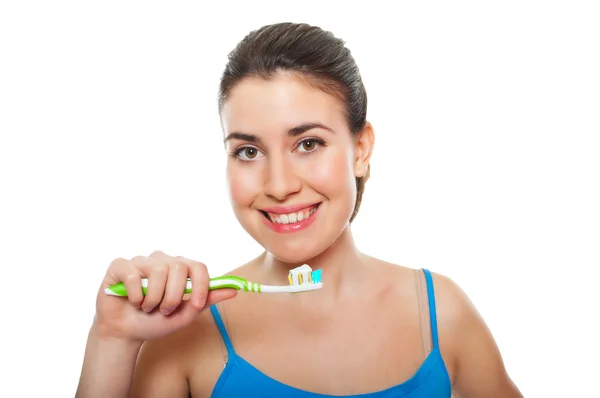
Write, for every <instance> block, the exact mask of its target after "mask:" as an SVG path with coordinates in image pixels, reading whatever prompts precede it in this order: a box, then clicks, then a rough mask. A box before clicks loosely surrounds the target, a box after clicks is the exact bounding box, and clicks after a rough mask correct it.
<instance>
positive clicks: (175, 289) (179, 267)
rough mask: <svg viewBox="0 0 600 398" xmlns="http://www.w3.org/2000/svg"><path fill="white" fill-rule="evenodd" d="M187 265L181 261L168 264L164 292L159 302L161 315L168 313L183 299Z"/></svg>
mask: <svg viewBox="0 0 600 398" xmlns="http://www.w3.org/2000/svg"><path fill="white" fill-rule="evenodd" d="M187 276H188V265H187V264H185V263H183V262H178V263H175V264H169V273H168V275H167V284H166V289H165V294H164V297H163V299H162V302H161V303H160V311H161V312H162V314H163V315H169V314H170V313H172V312H173V311H175V309H176V308H177V306H178V305H179V304H180V303H181V301H182V299H183V294H184V293H185V285H186V283H187Z"/></svg>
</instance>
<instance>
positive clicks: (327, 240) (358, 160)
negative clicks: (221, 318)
mask: <svg viewBox="0 0 600 398" xmlns="http://www.w3.org/2000/svg"><path fill="white" fill-rule="evenodd" d="M222 122H223V128H224V134H225V146H226V150H227V152H228V154H229V155H230V156H229V157H228V161H227V180H228V188H229V194H230V198H231V202H232V206H233V210H234V213H235V215H236V217H237V219H238V220H239V222H240V223H241V225H242V226H243V228H244V229H245V230H246V231H247V232H248V233H249V234H250V235H251V236H252V237H253V238H254V239H255V240H256V241H257V242H259V244H261V245H262V246H263V247H264V248H265V249H266V250H268V251H269V252H271V253H272V254H273V255H274V256H275V257H277V258H278V259H280V260H281V261H284V262H287V263H302V262H304V261H306V260H308V259H310V258H313V257H315V256H317V255H319V254H320V253H322V252H323V251H324V250H325V249H327V248H328V247H329V246H330V245H331V244H332V243H334V242H335V240H336V239H337V238H338V237H339V236H340V234H341V233H342V232H343V230H344V229H345V228H346V226H347V225H348V223H349V219H350V216H351V215H352V211H353V209H354V203H355V198H356V182H355V177H356V176H360V175H362V174H361V173H364V171H365V167H366V165H367V163H368V155H367V156H365V154H364V150H362V149H361V148H362V147H361V145H360V144H357V141H356V139H355V138H353V137H352V135H351V133H350V131H349V129H348V126H347V122H346V118H345V116H344V108H343V104H342V103H341V102H340V101H339V100H338V99H336V98H335V97H333V96H331V95H329V94H327V93H325V92H323V91H321V90H318V89H316V88H314V87H312V86H310V85H308V84H307V83H306V82H305V81H303V80H302V79H300V78H299V77H297V76H294V75H288V74H278V75H276V76H274V77H273V78H272V79H270V80H264V79H261V78H246V79H244V80H242V81H241V82H239V83H238V84H237V85H236V86H235V87H234V88H233V90H232V91H231V93H230V96H229V98H228V100H227V101H226V102H225V104H224V106H223V111H222ZM369 152H370V150H369Z"/></svg>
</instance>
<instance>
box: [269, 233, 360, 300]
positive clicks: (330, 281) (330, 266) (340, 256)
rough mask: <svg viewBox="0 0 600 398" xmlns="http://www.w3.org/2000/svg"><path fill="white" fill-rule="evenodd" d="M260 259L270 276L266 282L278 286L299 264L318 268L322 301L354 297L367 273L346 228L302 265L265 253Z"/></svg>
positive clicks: (285, 281)
mask: <svg viewBox="0 0 600 398" xmlns="http://www.w3.org/2000/svg"><path fill="white" fill-rule="evenodd" d="M261 257H262V259H261V260H262V261H260V262H261V263H262V264H263V267H264V268H263V269H264V270H265V271H266V272H267V273H268V274H269V276H270V278H269V279H271V278H273V279H275V280H276V281H277V283H287V280H288V273H289V271H290V270H291V269H292V268H295V267H298V266H300V265H302V264H308V265H309V266H310V267H311V268H312V269H313V270H318V269H321V270H322V272H323V276H322V279H323V289H322V291H321V292H320V293H321V294H319V296H320V299H321V300H322V299H324V298H326V297H327V298H328V299H331V300H335V299H339V298H340V297H341V296H344V295H345V294H346V293H348V294H355V292H356V290H355V289H357V288H358V287H359V286H360V284H361V281H363V276H364V275H365V273H366V272H365V271H366V267H364V266H363V264H364V260H365V256H364V255H363V254H362V253H361V252H360V251H359V250H358V248H357V247H356V244H355V242H354V238H353V236H352V232H351V230H350V226H347V227H346V229H344V231H343V232H342V234H341V235H340V236H339V237H338V239H337V240H336V241H335V242H334V243H333V244H332V245H331V246H330V247H328V248H327V249H326V250H325V251H324V252H322V253H321V254H319V255H317V256H316V257H313V258H311V259H308V260H305V261H304V262H302V263H297V264H292V263H286V262H283V261H281V260H279V259H277V258H276V257H275V256H273V255H272V254H271V253H269V252H265V253H264V254H263V255H262V256H261ZM325 287H327V288H326V289H325Z"/></svg>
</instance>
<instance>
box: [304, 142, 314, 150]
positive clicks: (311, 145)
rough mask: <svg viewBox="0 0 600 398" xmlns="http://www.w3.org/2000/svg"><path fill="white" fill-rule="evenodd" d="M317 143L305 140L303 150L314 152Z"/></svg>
mask: <svg viewBox="0 0 600 398" xmlns="http://www.w3.org/2000/svg"><path fill="white" fill-rule="evenodd" d="M315 146H316V143H315V141H314V140H305V141H302V149H304V150H305V151H312V150H313V149H315Z"/></svg>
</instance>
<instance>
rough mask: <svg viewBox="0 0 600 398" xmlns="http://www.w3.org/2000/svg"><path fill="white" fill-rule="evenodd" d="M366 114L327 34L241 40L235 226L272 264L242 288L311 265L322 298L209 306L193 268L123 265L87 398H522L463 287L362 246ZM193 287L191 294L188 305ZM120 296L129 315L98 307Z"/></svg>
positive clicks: (232, 106)
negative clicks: (356, 229)
mask: <svg viewBox="0 0 600 398" xmlns="http://www.w3.org/2000/svg"><path fill="white" fill-rule="evenodd" d="M366 111H367V95H366V92H365V89H364V86H363V84H362V81H361V77H360V74H359V70H358V68H357V66H356V64H355V62H354V60H353V58H352V56H351V54H350V52H349V50H348V49H346V48H345V46H344V43H343V42H342V41H341V40H339V39H337V38H335V37H334V36H333V35H332V34H331V33H329V32H325V31H323V30H321V29H319V28H317V27H313V26H309V25H305V24H290V23H283V24H276V25H270V26H265V27H263V28H261V29H259V30H257V31H254V32H252V33H250V34H249V35H248V36H247V37H246V38H244V40H242V41H241V42H240V43H239V44H238V46H237V47H236V48H235V50H234V51H233V52H232V53H231V54H230V57H229V62H228V65H227V67H226V69H225V72H224V74H223V77H222V80H221V85H220V98H219V114H220V117H221V122H222V126H223V132H224V142H225V147H226V150H227V152H228V155H229V157H228V162H227V180H228V187H229V192H230V198H231V203H232V206H233V210H234V213H235V215H236V217H237V219H238V220H239V222H240V223H241V225H242V226H243V227H244V229H245V230H246V231H247V232H248V233H249V234H250V235H251V236H252V237H253V238H254V239H255V240H256V241H257V242H259V243H260V244H261V245H262V246H263V247H264V249H265V251H264V253H263V254H262V255H260V256H259V257H257V258H255V259H253V260H251V261H249V262H248V263H247V264H245V265H242V266H241V267H239V268H237V269H235V270H233V271H231V274H232V275H238V276H241V277H244V278H246V279H249V280H251V281H258V282H260V283H263V284H271V285H281V284H286V283H287V275H288V272H289V270H290V269H292V268H294V267H296V266H298V265H301V264H303V263H306V264H308V265H310V266H311V267H312V268H313V269H322V270H323V279H324V287H323V288H322V289H321V290H317V291H313V292H310V293H302V294H272V295H267V294H255V293H240V294H238V293H237V291H235V290H215V291H211V292H208V289H207V286H208V274H207V271H206V267H205V266H204V265H203V264H201V263H199V262H197V261H194V260H190V259H186V258H183V257H178V256H175V257H173V256H169V255H167V254H165V253H163V252H159V251H157V252H154V253H152V254H151V255H150V256H148V257H141V256H140V257H135V258H133V259H131V260H125V259H117V260H115V261H114V262H113V263H112V264H111V265H110V266H109V268H108V271H107V273H106V277H105V278H104V280H103V282H102V287H101V289H100V292H99V294H98V298H97V312H96V317H95V319H94V323H93V325H92V328H91V330H90V335H89V340H88V344H87V348H86V354H85V359H84V364H83V369H82V374H81V380H80V384H79V388H78V393H77V396H78V397H95V396H103V397H105V396H110V397H128V396H131V397H144V398H153V397H182V398H183V397H188V396H193V397H209V396H211V397H241V396H251V397H300V398H302V397H306V398H309V397H325V396H361V395H363V394H368V397H372V398H376V397H377V398H385V397H400V396H402V397H410V398H417V397H428V398H435V397H449V396H450V395H451V391H452V390H454V392H455V393H456V394H460V396H464V397H520V396H521V394H520V393H519V391H518V390H517V388H516V387H515V386H514V384H513V383H512V382H511V380H510V378H509V376H508V375H507V373H506V371H505V368H504V365H503V362H502V359H501V356H500V353H499V352H498V348H497V346H496V344H495V342H494V340H493V338H492V336H491V334H490V332H489V331H488V329H487V327H486V325H485V324H484V322H483V320H482V319H481V317H480V316H479V315H478V314H477V312H476V310H475V308H474V307H473V305H472V304H471V303H470V302H469V300H468V298H467V297H466V296H465V294H464V293H463V292H462V291H461V289H460V288H459V287H458V286H456V285H455V284H454V283H453V282H452V281H451V280H450V279H448V278H446V277H444V276H442V275H439V274H434V273H430V272H429V271H427V270H414V269H409V268H406V267H402V266H398V265H394V264H389V263H387V262H385V261H382V260H379V259H376V258H374V257H371V256H368V255H366V254H364V253H362V252H361V251H360V250H359V249H358V248H357V247H356V245H355V244H354V241H353V238H352V231H351V227H350V226H351V222H352V220H353V219H354V218H355V217H356V215H357V213H358V210H359V207H360V203H361V197H362V193H363V190H364V188H365V182H366V180H367V179H368V176H369V160H370V157H371V153H372V151H373V145H374V132H373V127H372V126H371V124H369V122H368V121H367V120H366ZM141 277H147V278H148V279H149V286H148V293H147V295H146V296H145V297H144V296H142V293H141V292H140V290H141V289H140V288H139V286H140V278H141ZM187 277H190V278H191V279H192V283H193V286H194V288H193V292H192V293H191V297H190V299H189V300H187V301H183V300H182V296H183V291H184V285H185V281H186V278H187ZM121 281H122V282H124V284H125V286H126V287H127V290H128V292H130V293H129V298H128V299H124V298H117V297H111V296H107V295H105V294H104V293H103V289H104V288H105V287H106V286H108V285H111V284H114V283H117V282H121ZM217 303H218V305H217ZM365 396H367V395H365Z"/></svg>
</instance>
